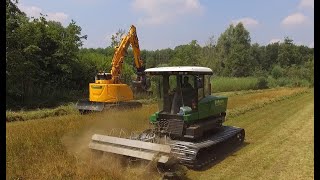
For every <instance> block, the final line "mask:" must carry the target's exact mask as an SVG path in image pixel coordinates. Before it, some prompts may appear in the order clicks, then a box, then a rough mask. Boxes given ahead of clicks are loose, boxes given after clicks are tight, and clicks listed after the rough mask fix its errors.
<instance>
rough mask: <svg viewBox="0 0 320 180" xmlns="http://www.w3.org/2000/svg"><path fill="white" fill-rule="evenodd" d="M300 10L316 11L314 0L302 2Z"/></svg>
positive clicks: (302, 0) (303, 0)
mask: <svg viewBox="0 0 320 180" xmlns="http://www.w3.org/2000/svg"><path fill="white" fill-rule="evenodd" d="M299 8H311V9H314V0H301V1H300V4H299Z"/></svg>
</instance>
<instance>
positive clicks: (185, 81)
mask: <svg viewBox="0 0 320 180" xmlns="http://www.w3.org/2000/svg"><path fill="white" fill-rule="evenodd" d="M182 88H185V89H191V90H193V87H192V85H191V84H190V83H189V77H188V76H184V77H183V84H182Z"/></svg>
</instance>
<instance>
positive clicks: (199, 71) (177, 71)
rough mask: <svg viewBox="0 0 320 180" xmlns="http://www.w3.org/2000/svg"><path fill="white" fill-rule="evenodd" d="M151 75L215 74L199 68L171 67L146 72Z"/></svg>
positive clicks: (204, 68)
mask: <svg viewBox="0 0 320 180" xmlns="http://www.w3.org/2000/svg"><path fill="white" fill-rule="evenodd" d="M145 73H146V74H149V75H162V74H172V75H176V74H194V75H195V74H203V75H212V74H213V72H212V70H211V69H210V68H207V67H199V66H171V67H156V68H149V69H146V70H145Z"/></svg>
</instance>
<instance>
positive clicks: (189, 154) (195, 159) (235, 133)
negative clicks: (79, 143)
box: [89, 126, 245, 169]
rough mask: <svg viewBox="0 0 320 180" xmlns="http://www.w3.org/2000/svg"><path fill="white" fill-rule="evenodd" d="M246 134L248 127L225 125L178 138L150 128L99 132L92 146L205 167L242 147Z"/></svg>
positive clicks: (131, 155)
mask: <svg viewBox="0 0 320 180" xmlns="http://www.w3.org/2000/svg"><path fill="white" fill-rule="evenodd" d="M208 134H209V133H208ZM244 137H245V131H244V129H242V128H238V127H234V126H222V127H221V128H220V129H219V130H218V132H216V133H215V134H214V135H212V134H211V135H205V136H204V137H203V138H202V139H201V140H196V141H185V140H174V139H171V138H170V137H169V136H167V135H160V134H159V133H158V131H154V130H153V129H148V130H146V131H144V132H143V133H141V134H138V135H135V136H131V137H130V138H129V139H125V138H118V137H111V136H104V135H97V134H95V135H93V137H92V142H91V143H90V144H89V147H90V148H91V149H94V150H99V151H104V152H110V153H115V154H120V155H124V156H128V157H134V158H139V159H145V160H150V161H157V162H159V163H163V164H170V165H171V164H176V163H179V164H182V165H185V166H187V167H189V168H192V169H202V168H204V167H206V166H207V165H208V164H211V163H213V162H214V161H215V160H216V159H217V158H219V155H220V154H221V153H222V154H224V153H228V152H229V151H231V150H232V149H234V148H236V147H238V146H240V145H241V144H242V142H243V141H244Z"/></svg>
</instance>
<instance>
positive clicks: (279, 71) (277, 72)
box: [271, 65, 284, 79]
mask: <svg viewBox="0 0 320 180" xmlns="http://www.w3.org/2000/svg"><path fill="white" fill-rule="evenodd" d="M283 74H284V69H283V68H281V67H280V66H279V65H276V66H274V67H273V69H272V70H271V75H272V77H273V78H275V79H278V78H280V77H282V76H283Z"/></svg>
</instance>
